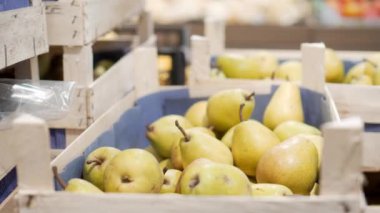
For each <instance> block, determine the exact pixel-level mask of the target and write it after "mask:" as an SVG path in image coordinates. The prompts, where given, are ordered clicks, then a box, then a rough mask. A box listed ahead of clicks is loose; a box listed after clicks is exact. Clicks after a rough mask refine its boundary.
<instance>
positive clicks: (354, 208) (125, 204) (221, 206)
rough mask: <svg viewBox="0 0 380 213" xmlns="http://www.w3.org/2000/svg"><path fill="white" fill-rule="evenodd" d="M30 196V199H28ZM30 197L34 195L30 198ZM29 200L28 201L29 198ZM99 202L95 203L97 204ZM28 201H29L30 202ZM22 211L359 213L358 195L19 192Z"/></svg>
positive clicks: (63, 212)
mask: <svg viewBox="0 0 380 213" xmlns="http://www.w3.org/2000/svg"><path fill="white" fill-rule="evenodd" d="M28 197H29V199H28ZM30 197H31V199H30ZM28 201H29V202H28ZM95 203H96V205H94V204H95ZM27 204H29V205H27ZM19 205H20V210H21V213H37V212H38V213H48V212H57V213H69V212H70V213H71V212H76V211H78V209H80V210H81V211H82V212H93V213H98V212H114V213H119V212H120V213H122V212H125V210H126V209H128V211H129V212H151V211H152V210H153V209H154V212H159V213H164V212H173V213H174V212H178V211H181V212H185V213H187V212H205V213H206V212H207V213H220V212H225V213H235V212H247V213H248V212H267V213H278V212H299V213H304V212H305V211H307V212H310V213H320V212H324V213H359V212H360V211H361V209H360V206H359V202H358V199H357V198H356V197H346V196H339V197H302V196H301V197H297V196H295V197H283V198H281V197H272V198H261V199H260V198H256V199H255V198H252V197H248V196H230V197H225V196H220V197H209V196H181V195H176V194H167V195H155V194H131V195H128V194H103V195H98V194H93V195H86V194H82V195H81V194H69V193H64V192H61V193H43V194H42V193H39V194H37V193H23V192H21V193H20V201H19Z"/></svg>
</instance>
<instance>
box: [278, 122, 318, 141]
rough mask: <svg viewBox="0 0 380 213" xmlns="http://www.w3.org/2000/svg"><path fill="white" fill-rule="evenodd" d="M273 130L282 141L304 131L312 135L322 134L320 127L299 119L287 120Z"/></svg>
mask: <svg viewBox="0 0 380 213" xmlns="http://www.w3.org/2000/svg"><path fill="white" fill-rule="evenodd" d="M273 132H274V133H275V134H276V135H277V137H278V138H279V139H280V140H281V141H284V140H286V139H288V138H291V137H293V136H295V135H298V134H302V133H305V134H312V135H321V134H322V133H321V131H319V129H317V128H315V127H313V126H310V125H308V124H305V123H302V122H299V121H285V122H283V123H281V124H280V125H278V126H277V127H276V128H275V129H274V130H273Z"/></svg>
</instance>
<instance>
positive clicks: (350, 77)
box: [344, 61, 376, 84]
mask: <svg viewBox="0 0 380 213" xmlns="http://www.w3.org/2000/svg"><path fill="white" fill-rule="evenodd" d="M375 72H376V68H375V66H374V65H373V64H372V63H370V62H367V61H363V62H360V63H358V64H356V65H355V66H353V67H351V69H350V70H349V71H348V73H347V75H346V77H345V79H344V83H348V84H350V83H355V82H358V81H359V82H367V83H369V82H371V84H372V81H373V78H374V75H375ZM363 75H366V76H368V77H367V78H364V79H362V76H363ZM360 79H362V80H360ZM369 79H370V80H369ZM361 84H363V83H361Z"/></svg>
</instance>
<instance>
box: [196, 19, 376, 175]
mask: <svg viewBox="0 0 380 213" xmlns="http://www.w3.org/2000/svg"><path fill="white" fill-rule="evenodd" d="M205 27H206V28H205V34H206V36H207V39H204V38H202V37H195V38H193V39H192V63H193V64H192V72H191V76H190V82H189V83H190V84H193V85H207V84H209V83H211V82H214V83H215V82H219V83H220V84H229V85H236V86H238V85H250V84H254V85H263V84H264V85H265V84H274V85H276V84H278V83H279V81H277V80H274V81H270V80H267V81H263V80H240V79H212V78H211V77H210V65H209V64H210V58H211V56H214V55H218V54H221V53H237V54H245V55H252V54H255V53H257V52H259V51H261V50H251V49H225V48H224V39H225V38H224V23H223V21H220V20H206V23H205ZM209 41H210V42H209ZM269 51H270V52H271V53H273V54H274V55H275V56H277V57H278V58H281V59H297V58H298V59H301V58H302V65H303V67H304V73H305V74H304V75H303V79H302V83H301V84H303V83H305V81H307V82H309V83H311V84H313V82H316V83H317V84H319V83H318V82H320V81H319V80H321V79H322V78H323V79H324V74H323V73H324V69H323V64H324V57H318V58H316V57H313V56H312V55H311V54H309V55H306V54H304V51H303V50H301V51H298V50H269ZM372 53H374V52H372V51H337V54H338V56H339V57H340V58H342V59H344V60H352V61H360V60H362V59H363V58H364V57H366V56H368V55H370V54H372ZM301 54H302V57H301ZM305 66H310V67H309V68H305ZM309 71H310V72H309ZM318 73H319V74H318ZM315 79H319V80H318V81H316V80H315ZM315 86H317V87H319V88H322V87H324V86H323V84H319V85H315ZM326 86H327V88H328V91H329V94H331V96H332V99H333V100H334V102H335V105H336V107H337V110H338V112H339V115H340V116H341V117H343V118H344V117H349V116H360V117H361V118H362V119H363V121H364V122H365V123H367V124H379V125H380V114H379V109H380V98H379V97H380V86H358V85H355V86H353V85H348V84H332V83H327V84H326ZM364 138H365V143H364V145H363V149H364V154H363V169H364V170H366V171H379V170H380V155H378V154H377V150H379V149H380V143H379V141H380V132H365V134H364Z"/></svg>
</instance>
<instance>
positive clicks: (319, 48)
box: [301, 43, 325, 94]
mask: <svg viewBox="0 0 380 213" xmlns="http://www.w3.org/2000/svg"><path fill="white" fill-rule="evenodd" d="M301 52H302V70H303V73H302V85H303V86H305V87H306V88H309V89H311V90H314V91H317V92H320V93H322V94H323V93H324V92H325V89H324V85H325V74H324V73H325V71H324V69H325V68H324V61H325V45H324V44H323V43H304V44H302V45H301Z"/></svg>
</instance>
